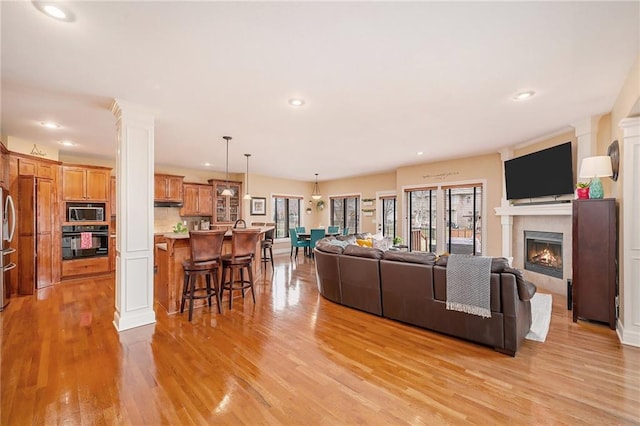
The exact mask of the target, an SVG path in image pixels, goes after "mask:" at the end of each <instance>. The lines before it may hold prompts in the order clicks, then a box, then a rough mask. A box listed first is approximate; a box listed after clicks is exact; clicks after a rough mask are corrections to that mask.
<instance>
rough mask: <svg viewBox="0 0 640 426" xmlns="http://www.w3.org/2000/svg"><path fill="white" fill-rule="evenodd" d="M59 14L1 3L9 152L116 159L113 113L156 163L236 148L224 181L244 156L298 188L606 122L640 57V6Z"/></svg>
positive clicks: (127, 6)
mask: <svg viewBox="0 0 640 426" xmlns="http://www.w3.org/2000/svg"><path fill="white" fill-rule="evenodd" d="M58 3H59V4H61V5H63V6H64V7H66V8H67V9H69V10H71V11H72V12H73V13H74V15H75V21H74V22H73V23H66V22H60V21H57V20H54V19H52V18H50V17H48V16H46V15H44V14H42V13H41V12H39V11H38V10H37V9H36V8H35V7H34V5H33V4H32V3H31V2H29V1H18V2H2V3H1V6H0V7H1V9H0V12H1V14H2V93H1V94H2V134H3V135H5V136H6V135H8V136H15V137H19V138H22V139H27V140H30V141H32V142H35V143H38V144H42V145H52V146H56V147H58V148H60V149H61V151H62V150H63V149H64V148H63V147H61V146H59V145H57V142H58V141H60V140H64V139H69V140H73V141H75V142H76V143H77V144H78V145H77V146H76V147H74V148H73V149H72V150H71V151H68V152H69V153H74V154H77V155H82V156H85V155H96V156H105V157H111V158H113V157H114V153H115V119H114V117H113V115H112V114H111V112H110V109H109V108H110V105H111V103H112V100H113V99H114V98H119V99H123V100H126V101H128V102H132V103H135V104H138V105H140V106H142V107H145V108H147V109H149V110H150V111H151V112H152V113H153V115H154V116H155V118H156V129H155V146H156V149H155V155H156V164H162V165H170V166H176V167H186V168H205V167H204V166H203V165H202V164H203V163H204V162H205V161H209V162H212V163H214V165H213V167H212V168H213V169H215V170H218V171H224V163H225V159H224V155H225V144H224V141H223V139H222V136H223V135H231V136H232V137H233V140H232V141H231V143H230V149H229V151H230V158H229V164H230V166H229V167H230V171H231V172H243V171H244V170H245V167H246V159H245V157H244V156H243V154H244V153H251V154H252V157H251V163H250V167H251V173H252V174H253V173H256V174H262V175H270V176H277V177H283V178H290V179H299V180H306V181H312V180H313V179H314V173H316V172H317V173H319V179H320V180H321V181H322V180H327V179H334V178H340V177H347V176H355V175H362V174H368V173H372V172H378V171H386V170H393V169H395V168H397V167H399V166H402V165H408V164H415V163H424V162H431V161H435V160H441V159H447V158H454V157H459V156H467V155H473V154H481V153H487V152H496V151H498V150H499V149H500V148H503V147H505V146H508V145H514V144H518V143H522V142H525V141H528V140H531V139H535V138H538V137H541V136H544V135H547V134H550V133H553V132H556V131H558V130H561V129H565V128H567V126H569V125H570V124H571V123H574V122H576V121H579V120H582V119H585V118H588V117H590V116H592V115H596V114H600V113H605V112H608V111H610V110H611V107H612V106H613V102H614V101H615V99H616V97H617V96H618V94H619V91H620V89H621V87H622V84H623V81H624V79H625V77H626V76H627V74H628V73H629V71H630V69H631V67H632V65H633V63H634V61H635V60H636V59H637V58H638V55H639V54H640V48H639V37H640V33H639V28H640V12H639V4H640V3H639V2H637V1H636V2H625V3H622V2H611V1H605V2H568V3H553V2H534V3H523V2H518V3H508V2H495V3H489V2H471V3H461V2H444V3H435V2H422V3H420V2H418V3H415V2H411V3H404V2H403V3H397V2H395V3H394V2H389V3H382V2H355V3H340V2H337V3H336V2H321V3H311V2H300V3H295V2H284V3H267V2H260V3H253V2H237V3H216V2H188V3H187V2H58ZM523 90H534V91H535V92H536V96H535V97H533V98H531V99H530V100H528V101H520V102H515V101H513V100H512V97H513V96H514V95H515V94H516V93H517V92H520V91H523ZM294 96H300V97H303V98H304V99H305V100H306V105H305V106H303V107H301V108H293V107H291V106H289V105H288V104H287V100H288V99H289V98H291V97H294ZM45 120H55V121H57V122H59V123H60V124H61V125H62V126H63V128H61V129H58V130H55V131H51V130H47V129H44V128H43V127H41V126H39V125H38V124H39V123H40V122H42V121H45ZM418 151H423V152H424V155H423V156H421V157H419V156H417V155H416V152H418Z"/></svg>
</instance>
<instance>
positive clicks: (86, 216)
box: [67, 203, 105, 222]
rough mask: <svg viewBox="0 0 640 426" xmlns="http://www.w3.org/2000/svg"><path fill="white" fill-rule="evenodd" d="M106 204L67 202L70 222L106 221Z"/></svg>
mask: <svg viewBox="0 0 640 426" xmlns="http://www.w3.org/2000/svg"><path fill="white" fill-rule="evenodd" d="M104 208H105V205H104V204H100V203H95V204H72V203H68V204H67V221H68V222H104V220H105V219H104V217H105V216H104Z"/></svg>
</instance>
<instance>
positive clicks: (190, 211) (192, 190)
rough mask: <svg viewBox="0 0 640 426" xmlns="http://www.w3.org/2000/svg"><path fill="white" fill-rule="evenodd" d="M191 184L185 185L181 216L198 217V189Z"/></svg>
mask: <svg viewBox="0 0 640 426" xmlns="http://www.w3.org/2000/svg"><path fill="white" fill-rule="evenodd" d="M199 186H200V185H195V184H191V183H185V184H184V185H183V193H182V195H183V200H184V203H183V205H182V208H181V209H180V216H197V215H198V187H199Z"/></svg>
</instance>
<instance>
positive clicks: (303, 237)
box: [298, 228, 340, 256]
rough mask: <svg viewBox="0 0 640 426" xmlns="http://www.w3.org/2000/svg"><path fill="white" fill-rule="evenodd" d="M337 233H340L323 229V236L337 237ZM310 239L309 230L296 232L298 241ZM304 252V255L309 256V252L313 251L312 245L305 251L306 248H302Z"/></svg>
mask: <svg viewBox="0 0 640 426" xmlns="http://www.w3.org/2000/svg"><path fill="white" fill-rule="evenodd" d="M314 229H316V228H314ZM338 235H340V232H328V231H326V230H325V231H324V236H325V237H337V236H338ZM310 240H311V231H309V232H306V231H305V232H298V241H310ZM304 250H305V251H304V254H305V256H311V252H312V251H313V247H310V248H309V251H307V249H306V248H305V249H304Z"/></svg>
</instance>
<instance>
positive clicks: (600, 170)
mask: <svg viewBox="0 0 640 426" xmlns="http://www.w3.org/2000/svg"><path fill="white" fill-rule="evenodd" d="M605 176H613V171H612V169H611V157H609V156H608V155H599V156H596V157H587V158H585V159H583V160H582V165H581V166H580V177H581V178H594V177H605Z"/></svg>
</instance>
